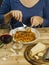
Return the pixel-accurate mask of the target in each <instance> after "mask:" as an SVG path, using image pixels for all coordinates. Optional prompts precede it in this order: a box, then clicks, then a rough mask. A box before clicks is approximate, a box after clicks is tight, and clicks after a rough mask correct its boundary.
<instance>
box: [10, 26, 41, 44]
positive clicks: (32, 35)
mask: <svg viewBox="0 0 49 65" xmlns="http://www.w3.org/2000/svg"><path fill="white" fill-rule="evenodd" d="M10 35H12V36H13V40H14V41H16V42H17V41H19V42H21V43H23V44H30V43H33V42H36V41H37V40H38V39H39V37H40V33H39V31H38V30H36V29H34V28H30V30H29V28H27V29H24V28H23V27H18V28H15V29H13V30H11V31H10Z"/></svg>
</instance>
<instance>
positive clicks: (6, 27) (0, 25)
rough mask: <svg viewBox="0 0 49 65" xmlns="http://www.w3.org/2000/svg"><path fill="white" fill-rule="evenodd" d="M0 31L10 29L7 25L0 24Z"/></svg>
mask: <svg viewBox="0 0 49 65" xmlns="http://www.w3.org/2000/svg"><path fill="white" fill-rule="evenodd" d="M0 29H10V26H9V25H8V24H0Z"/></svg>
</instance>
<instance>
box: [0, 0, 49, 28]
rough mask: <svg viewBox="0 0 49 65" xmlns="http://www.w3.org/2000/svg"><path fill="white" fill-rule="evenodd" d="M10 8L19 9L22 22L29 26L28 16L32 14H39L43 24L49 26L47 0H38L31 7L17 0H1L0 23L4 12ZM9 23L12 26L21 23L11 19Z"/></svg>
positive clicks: (48, 0) (2, 21) (48, 4)
mask: <svg viewBox="0 0 49 65" xmlns="http://www.w3.org/2000/svg"><path fill="white" fill-rule="evenodd" d="M11 10H20V11H22V14H23V23H24V24H26V25H28V26H30V18H31V17H32V16H41V17H43V19H44V22H43V26H44V27H48V26H49V0H39V2H38V3H37V4H36V5H35V6H34V7H31V8H27V7H25V6H24V5H23V4H21V2H20V1H19V0H3V2H2V5H1V7H0V20H1V21H0V24H2V23H4V14H6V13H8V12H10V11H11ZM11 25H12V27H13V28H15V27H20V26H22V24H21V23H20V22H18V21H16V20H15V19H14V18H12V19H11Z"/></svg>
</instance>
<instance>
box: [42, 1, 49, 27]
mask: <svg viewBox="0 0 49 65" xmlns="http://www.w3.org/2000/svg"><path fill="white" fill-rule="evenodd" d="M44 3H45V4H44V9H43V18H44V22H43V26H44V27H49V0H44Z"/></svg>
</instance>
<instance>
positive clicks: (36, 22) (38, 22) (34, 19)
mask: <svg viewBox="0 0 49 65" xmlns="http://www.w3.org/2000/svg"><path fill="white" fill-rule="evenodd" d="M42 23H43V18H42V17H40V16H34V17H31V26H38V25H41V24H42Z"/></svg>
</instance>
